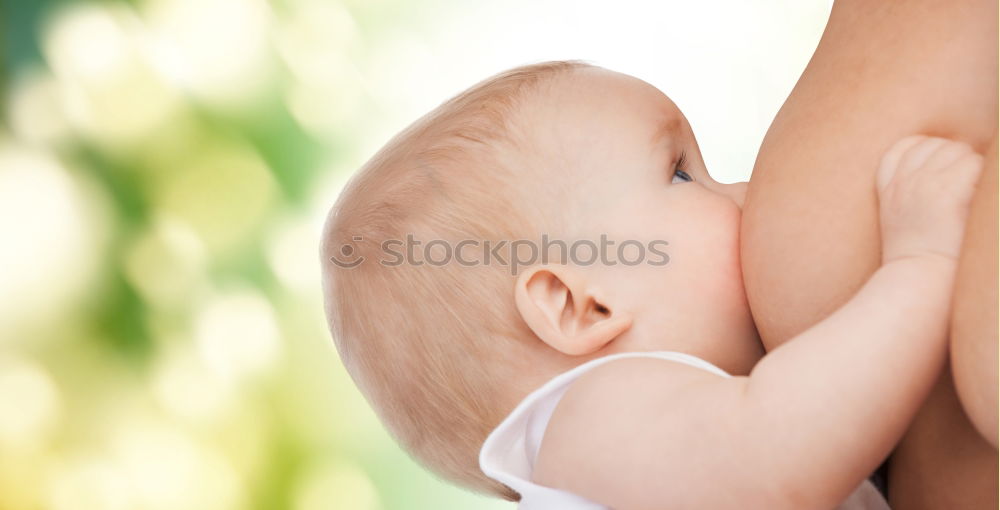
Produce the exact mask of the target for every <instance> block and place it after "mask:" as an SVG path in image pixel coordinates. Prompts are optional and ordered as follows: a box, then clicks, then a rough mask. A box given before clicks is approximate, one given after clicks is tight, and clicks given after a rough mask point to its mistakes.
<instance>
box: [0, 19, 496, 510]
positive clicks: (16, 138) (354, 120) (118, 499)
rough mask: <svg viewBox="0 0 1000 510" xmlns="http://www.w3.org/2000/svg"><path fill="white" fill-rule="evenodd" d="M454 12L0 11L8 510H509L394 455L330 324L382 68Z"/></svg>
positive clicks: (0, 311)
mask: <svg viewBox="0 0 1000 510" xmlns="http://www.w3.org/2000/svg"><path fill="white" fill-rule="evenodd" d="M446 8H449V4H447V3H444V2H431V3H427V2H424V3H419V4H418V3H416V2H406V1H403V0H387V1H378V2H368V1H361V0H353V1H351V0H344V1H338V0H280V1H279V0H275V1H273V2H270V3H267V2H265V1H264V0H135V1H131V2H124V1H117V2H108V1H100V2H98V1H88V2H73V1H56V0H2V1H0V32H2V54H0V59H2V60H0V94H2V102H0V105H2V106H0V108H2V110H0V114H2V123H3V124H2V125H0V234H2V236H3V241H2V247H3V248H2V250H0V509H2V510H22V509H24V510H27V509H42V508H44V509H53V510H70V509H87V510H123V509H133V508H135V509H140V508H141V509H165V510H166V509H169V510H179V509H186V510H196V509H212V510H225V509H244V508H245V509H277V508H292V509H296V510H313V509H359V510H363V509H376V508H488V507H491V506H492V507H495V508H499V507H507V506H509V505H506V504H503V503H499V502H493V501H490V500H487V499H484V498H480V497H479V496H476V495H472V494H469V493H466V492H463V491H461V490H459V489H456V488H453V487H450V486H447V485H445V484H443V483H441V482H439V481H437V480H435V479H434V478H433V477H431V476H430V475H428V474H427V473H425V472H423V471H422V470H421V469H420V468H419V467H418V466H416V465H415V464H414V463H413V462H412V461H411V460H409V459H408V458H407V457H406V456H405V455H404V454H403V453H402V452H401V451H400V450H399V449H398V448H397V447H396V446H395V445H394V443H393V442H392V441H391V440H390V439H389V438H388V437H387V435H386V434H385V432H384V431H383V429H382V428H381V426H380V425H379V424H378V422H377V420H376V419H375V417H374V416H373V414H372V413H371V411H370V410H369V409H368V406H367V405H366V404H365V402H364V401H363V399H362V398H361V397H360V396H359V394H358V393H357V391H356V390H355V389H354V386H353V385H352V383H351V382H350V380H349V378H348V377H347V376H346V374H345V373H344V371H343V369H342V367H341V366H340V363H339V361H338V359H337V356H336V353H335V351H334V349H333V348H332V343H331V342H330V340H329V336H328V333H327V331H326V325H325V320H324V318H323V315H322V305H321V302H320V292H319V283H318V278H319V263H318V260H317V247H318V246H317V245H318V237H319V226H320V224H321V222H322V220H323V217H324V214H325V210H326V208H327V207H329V205H330V204H331V203H332V200H333V197H334V196H335V195H336V192H337V190H338V188H339V186H340V185H341V183H342V182H343V180H344V177H345V176H346V175H347V174H348V173H349V172H350V171H351V170H352V169H353V168H356V167H357V166H358V165H359V163H360V162H361V160H362V159H363V158H364V157H365V156H367V152H368V151H369V149H370V148H371V147H372V146H373V145H376V144H377V143H380V141H381V140H383V139H384V133H386V132H388V131H391V130H392V129H395V128H396V127H398V126H396V125H392V126H390V125H387V121H386V120H385V119H382V120H379V118H378V117H379V116H376V115H371V114H370V113H371V112H376V111H384V108H382V106H380V103H379V101H378V100H377V98H376V97H374V95H376V94H377V93H378V92H377V91H376V92H375V93H373V92H372V90H371V89H370V87H369V84H370V83H371V82H373V81H379V80H380V76H379V75H378V73H379V72H380V71H379V69H382V68H384V67H385V66H386V65H387V64H386V63H387V62H388V63H393V62H396V61H400V60H402V59H405V58H406V55H405V54H403V55H396V54H393V53H392V52H391V51H389V52H388V53H387V51H388V50H385V49H384V48H383V46H384V45H382V44H381V42H382V41H385V40H391V41H394V40H397V39H399V37H400V34H406V33H410V32H419V31H420V30H423V29H424V28H425V27H426V26H427V24H428V23H430V22H431V21H432V20H433V13H434V12H436V11H440V10H442V9H446ZM373 59H374V60H373ZM375 61H377V62H381V64H378V65H376V64H373V63H372V62H375ZM373 73H374V76H373ZM438 99H439V97H438Z"/></svg>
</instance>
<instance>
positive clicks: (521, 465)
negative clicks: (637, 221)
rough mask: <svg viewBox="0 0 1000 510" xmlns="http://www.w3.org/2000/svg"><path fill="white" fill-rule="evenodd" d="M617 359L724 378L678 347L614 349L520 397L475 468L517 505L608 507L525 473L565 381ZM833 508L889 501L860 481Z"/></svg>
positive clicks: (570, 509) (879, 507)
mask: <svg viewBox="0 0 1000 510" xmlns="http://www.w3.org/2000/svg"><path fill="white" fill-rule="evenodd" d="M622 358H659V359H663V360H668V361H674V362H677V363H684V364H685V365H690V366H693V367H697V368H701V369H703V370H707V371H709V372H712V373H714V374H717V375H719V376H722V377H729V374H727V373H726V372H724V371H723V370H721V369H719V368H718V367H716V366H715V365H712V364H711V363H709V362H707V361H705V360H703V359H700V358H697V357H695V356H691V355H688V354H683V353H680V352H630V353H623V354H614V355H611V356H605V357H603V358H598V359H595V360H591V361H589V362H587V363H584V364H582V365H580V366H578V367H575V368H573V369H572V370H570V371H568V372H566V373H563V374H560V375H558V376H556V377H555V378H553V379H552V380H550V381H549V382H547V383H545V384H544V385H543V386H542V387H541V388H538V389H537V390H535V391H534V392H532V393H531V394H530V395H528V396H527V397H525V399H524V400H522V401H521V403H520V404H518V406H517V407H516V408H514V410H513V411H512V412H511V413H510V415H509V416H507V418H506V419H504V421H503V422H501V423H500V425H498V426H497V428H496V429H494V430H493V432H492V433H490V435H489V437H487V438H486V441H485V442H484V443H483V448H482V450H480V452H479V467H480V469H482V470H483V473H486V476H489V477H490V478H492V479H494V480H496V481H498V482H500V483H502V484H504V485H506V486H507V487H510V488H511V489H513V490H514V491H516V492H517V493H518V494H520V495H521V503H520V505H519V506H518V509H519V510H608V507H605V506H604V505H600V504H597V503H594V502H593V501H589V500H587V499H585V498H583V497H580V496H577V495H576V494H573V493H570V492H566V491H562V490H558V489H553V488H550V487H543V486H541V485H537V484H535V483H532V482H531V475H532V471H533V470H534V465H535V458H536V457H537V455H538V448H539V447H540V446H541V444H542V436H543V435H544V434H545V428H546V427H547V426H548V424H549V418H551V417H552V412H553V411H554V410H555V408H556V405H557V404H558V403H559V400H560V399H562V396H563V395H564V394H565V393H566V390H568V389H569V386H570V384H572V383H573V381H575V380H576V379H577V378H578V377H580V376H581V375H583V374H584V373H586V372H588V371H590V370H592V369H594V368H595V367H598V366H600V365H603V364H605V363H607V362H609V361H614V360H617V359H622ZM836 510H889V505H888V504H887V503H886V502H885V499H883V498H882V495H881V494H879V492H878V490H877V489H875V486H874V485H872V484H871V482H869V481H867V480H866V481H864V482H863V483H862V484H861V485H860V486H858V488H857V489H856V490H855V491H854V493H852V494H851V496H850V497H849V498H848V499H847V500H846V501H844V503H843V504H841V505H840V506H839V507H837V509H836Z"/></svg>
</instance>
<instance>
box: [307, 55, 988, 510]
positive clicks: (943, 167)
mask: <svg viewBox="0 0 1000 510" xmlns="http://www.w3.org/2000/svg"><path fill="white" fill-rule="evenodd" d="M980 167H981V158H980V157H979V156H978V155H976V154H975V153H973V152H972V151H971V149H969V148H968V147H967V146H965V145H962V144H958V143H955V142H950V141H946V140H943V139H939V138H929V137H909V138H906V139H904V140H901V141H900V142H898V143H897V144H896V145H895V146H893V147H892V148H891V149H890V150H889V151H888V153H887V154H886V156H885V158H884V161H883V163H882V166H881V168H880V169H879V170H878V174H877V183H875V184H876V186H875V187H874V188H875V189H874V190H873V193H875V192H876V191H875V190H877V193H878V197H879V199H880V208H881V209H880V214H881V233H882V240H883V246H882V249H883V254H882V266H881V267H880V268H879V269H878V270H877V271H876V272H875V273H874V274H873V275H872V277H871V278H870V280H869V281H868V282H867V283H866V284H865V285H864V287H863V288H862V289H861V290H860V291H859V292H858V293H857V295H855V296H854V298H853V299H851V301H850V302H848V303H846V304H845V305H844V306H842V307H841V308H840V309H839V310H837V311H836V312H835V313H833V314H832V315H830V316H829V317H827V318H826V319H825V320H823V321H821V322H819V323H818V324H816V325H814V326H813V327H812V328H810V329H808V330H806V331H804V332H802V333H801V334H800V335H799V336H798V337H797V338H796V339H795V341H792V342H789V343H787V344H786V345H785V346H783V347H781V348H780V349H777V350H775V351H773V352H770V353H768V354H767V355H766V356H765V355H764V352H763V349H762V347H761V344H760V341H759V338H758V336H757V333H756V330H755V328H754V323H753V320H752V318H751V315H750V310H749V307H748V305H747V300H746V296H745V293H744V289H743V283H742V274H741V269H740V256H739V233H740V217H741V216H740V212H741V207H742V204H743V198H744V190H745V183H740V184H720V183H718V182H715V181H714V180H712V178H711V177H710V176H709V174H708V171H707V170H706V168H705V165H704V163H703V161H702V158H701V155H700V153H699V150H698V145H697V143H696V142H695V138H694V135H693V134H692V132H691V128H690V126H689V125H688V123H687V121H686V120H685V118H684V116H683V115H682V114H681V113H680V111H679V110H678V109H677V107H676V106H674V104H673V103H672V102H671V101H670V100H669V99H668V98H667V97H666V96H664V95H663V94H662V93H660V92H659V91H658V90H656V89H655V88H654V87H652V86H650V85H648V84H646V83H644V82H642V81H640V80H638V79H636V78H632V77H629V76H625V75H621V74H617V73H614V72H610V71H607V70H604V69H600V68H597V67H593V66H588V65H585V64H580V63H573V62H554V63H544V64H538V65H532V66H527V67H522V68H518V69H514V70H511V71H508V72H506V73H503V74H500V75H498V76H495V77H493V78H490V79H488V80H486V81H484V82H482V83H479V84H477V85H475V86H474V87H472V88H471V89H469V90H467V91H465V92H463V93H462V94H460V95H459V96H457V97H455V98H454V99H452V100H450V101H448V102H447V103H445V104H443V105H441V106H440V107H438V108H437V109H435V110H434V111H432V112H431V113H430V114H428V115H427V116H425V117H423V118H421V119H420V120H418V121H417V122H416V123H414V124H413V125H412V126H410V127H409V128H407V129H406V130H405V131H403V132H402V133H401V134H399V135H397V136H396V137H395V138H394V139H393V140H391V141H390V142H389V143H388V144H387V145H386V147H385V148H383V149H382V150H381V151H380V152H379V153H378V154H377V155H375V156H374V157H373V158H372V159H371V161H369V162H368V163H367V164H366V165H365V167H364V168H363V169H362V170H361V172H359V173H358V175H357V176H355V178H354V179H353V180H352V181H351V182H350V183H349V184H348V186H347V187H346V189H345V190H344V192H343V194H342V195H341V197H340V199H339V200H338V202H337V204H336V205H335V206H334V208H333V210H332V211H331V213H330V216H329V218H328V220H327V223H326V227H325V230H324V239H323V243H322V244H323V246H322V252H323V260H324V272H323V277H324V290H325V298H326V311H327V316H328V318H329V321H330V325H331V329H332V331H333V336H334V338H335V340H336V344H337V348H338V351H339V353H340V356H341V358H342V360H343V362H344V364H345V365H346V367H347V369H348V371H349V372H350V373H351V375H352V377H353V378H354V380H355V382H356V383H357V385H358V386H359V388H360V389H361V390H362V392H363V393H364V394H365V396H366V397H367V399H368V400H369V402H370V403H371V405H372V406H373V407H374V408H375V410H376V411H377V413H378V414H379V416H380V418H381V419H382V421H383V422H384V423H385V425H386V426H387V427H388V429H389V430H390V431H391V432H392V434H393V435H394V436H395V438H396V439H397V440H398V441H399V442H400V443H401V444H402V445H403V447H404V448H406V449H407V450H408V451H409V452H410V453H411V454H412V455H413V456H415V457H416V458H417V459H418V460H419V461H421V462H422V463H423V464H425V465H426V466H427V467H429V468H430V469H432V470H433V471H435V472H437V473H439V474H440V475H442V476H444V477H447V478H448V479H451V480H453V481H455V482H457V483H459V484H462V485H464V486H466V487H470V488H473V489H477V490H481V491H486V492H491V493H493V494H496V495H499V496H501V497H504V498H507V499H510V500H518V499H519V500H520V501H521V508H525V509H528V508H530V509H563V508H567V509H568V508H574V509H575V508H580V509H583V508H587V509H598V508H616V509H654V508H672V509H684V508H698V509H705V508H709V509H726V508H740V509H746V508H751V509H830V508H834V507H837V506H838V505H842V508H848V507H849V508H886V506H885V503H884V501H882V500H881V497H880V496H879V495H878V494H877V492H875V491H874V490H873V489H872V487H871V485H870V484H868V483H867V482H865V479H866V477H867V476H868V475H869V474H870V473H871V472H872V471H873V470H874V469H875V468H876V467H877V466H878V465H879V464H880V463H881V462H882V461H883V460H884V459H885V457H886V456H887V455H888V454H889V452H890V451H891V450H892V448H893V446H894V445H895V443H896V441H897V440H898V439H899V438H900V436H901V435H902V434H903V432H904V430H905V428H906V427H907V424H908V423H909V422H910V420H911V418H912V417H913V415H914V414H915V412H916V410H917V409H918V407H919V405H920V403H921V401H922V400H923V398H924V397H925V396H926V395H927V393H928V392H929V390H930V388H931V385H932V383H933V381H934V379H935V378H936V376H937V375H938V373H939V370H940V368H941V367H942V363H943V360H944V357H945V352H946V334H945V331H946V324H947V320H948V310H949V300H950V292H951V286H952V278H953V272H954V268H955V260H956V257H957V254H958V251H959V246H960V242H961V238H962V232H963V228H964V220H965V214H966V208H967V204H968V201H969V199H970V196H971V193H972V189H973V186H974V183H975V180H976V177H977V175H978V173H979V169H980ZM803 171H808V169H803ZM816 228H823V226H822V225H817V226H816ZM830 234H831V235H836V232H831V233H830ZM540 237H544V238H545V239H546V240H547V242H543V243H542V244H543V245H542V246H540V247H539V246H538V245H537V244H534V245H532V244H531V243H527V242H525V240H533V239H538V238H540ZM597 239H601V241H602V242H601V249H602V250H603V251H610V252H612V253H611V255H612V257H605V256H604V255H605V254H604V253H602V254H601V257H599V258H600V261H597V260H596V259H597V258H598V257H594V258H591V257H589V256H586V254H580V253H575V252H576V251H578V250H576V248H579V246H583V245H581V244H579V241H580V240H593V241H594V242H592V243H591V244H589V245H586V246H590V247H596V246H597V242H596V240H597ZM505 240H506V241H511V242H509V243H508V244H503V242H502V241H505ZM515 240H520V241H521V242H514V241H515ZM552 240H560V241H561V242H553V241H552ZM607 240H611V241H607ZM483 241H493V243H494V244H493V247H494V251H492V252H491V251H487V250H482V249H481V247H482V242H483ZM605 241H607V242H605ZM612 242H617V243H618V244H616V245H615V247H613V248H611V249H610V250H604V248H607V245H610V243H612ZM570 244H572V246H573V249H572V250H569V253H567V251H568V250H567V249H566V248H567V246H568V245H570ZM404 245H405V246H406V250H405V251H406V253H405V254H404V253H403V251H404V250H403V246H404ZM498 245H499V246H505V247H509V248H510V247H513V248H514V249H511V250H510V251H509V252H507V253H506V256H503V255H504V252H499V254H498V252H497V251H496V246H498ZM414 246H417V247H422V249H423V251H422V253H423V255H424V256H423V257H422V258H420V259H419V260H417V258H419V257H418V255H417V253H416V251H415V250H414V249H413V248H414ZM626 246H627V249H624V250H623V249H622V248H623V247H626ZM539 252H540V253H539ZM656 253H659V254H661V255H663V256H654V255H655V254H656ZM388 254H392V256H390V255H388ZM527 254H530V255H531V256H530V257H527V256H526V255H527ZM484 255H485V258H486V259H487V260H486V261H485V262H484V261H483V260H479V259H482V258H483V256H484ZM491 255H492V257H491ZM477 256H478V257H479V259H476V257H477ZM609 258H612V259H614V260H608V259H609ZM474 259H475V260H474ZM580 259H586V260H580ZM435 261H436V262H437V263H435ZM515 261H520V262H522V267H516V268H515V267H514V266H515V264H514V262H515ZM525 261H527V262H525ZM802 263H804V264H808V263H810V262H809V261H807V260H804V261H802ZM512 273H515V274H512Z"/></svg>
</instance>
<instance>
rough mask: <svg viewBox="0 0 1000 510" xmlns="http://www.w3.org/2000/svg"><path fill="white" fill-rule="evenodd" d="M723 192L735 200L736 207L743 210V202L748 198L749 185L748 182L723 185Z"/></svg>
mask: <svg viewBox="0 0 1000 510" xmlns="http://www.w3.org/2000/svg"><path fill="white" fill-rule="evenodd" d="M722 192H723V193H724V194H726V196H728V197H729V198H731V199H733V202H735V203H736V205H737V206H738V207H739V208H740V209H743V202H744V201H746V198H747V183H746V182H734V183H732V184H723V185H722Z"/></svg>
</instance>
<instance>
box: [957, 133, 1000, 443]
mask: <svg viewBox="0 0 1000 510" xmlns="http://www.w3.org/2000/svg"><path fill="white" fill-rule="evenodd" d="M997 230H998V229H997V139H996V138H994V139H993V145H992V146H991V147H990V150H989V151H988V152H987V153H986V161H985V165H984V166H983V174H982V177H981V181H980V183H979V187H978V189H977V190H976V195H975V196H974V197H973V199H972V205H971V209H970V211H969V223H968V225H966V233H965V243H964V245H963V247H962V257H961V259H960V260H959V265H958V279H957V281H956V284H955V301H954V305H953V309H952V310H953V311H952V324H951V333H952V335H951V365H952V371H953V373H954V375H955V387H956V389H957V390H958V396H959V398H960V400H961V402H962V407H963V408H964V409H965V412H966V413H967V414H968V416H969V418H970V419H971V420H972V424H973V425H975V426H976V429H977V430H978V431H979V433H980V434H982V435H983V437H984V438H986V440H987V441H989V442H990V444H992V445H993V447H994V448H996V446H997V385H998V383H997V258H998V257H997Z"/></svg>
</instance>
